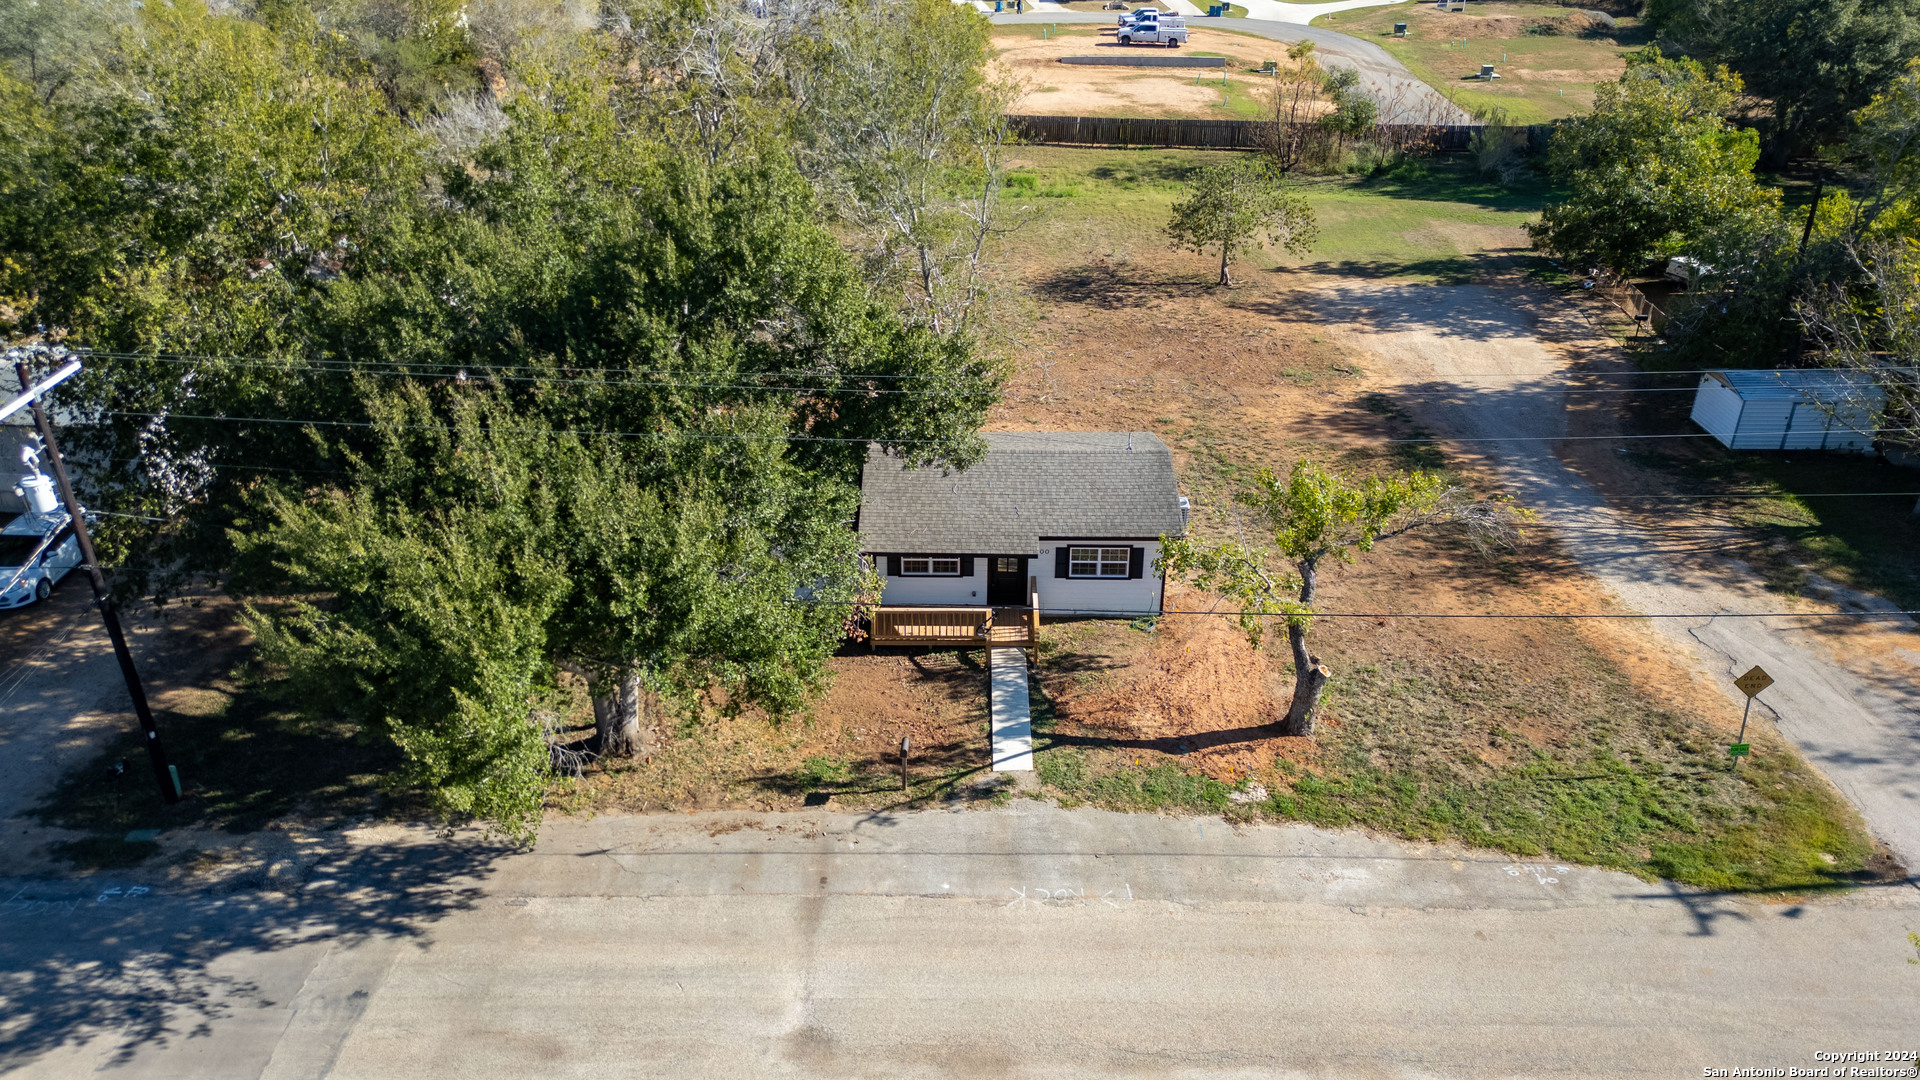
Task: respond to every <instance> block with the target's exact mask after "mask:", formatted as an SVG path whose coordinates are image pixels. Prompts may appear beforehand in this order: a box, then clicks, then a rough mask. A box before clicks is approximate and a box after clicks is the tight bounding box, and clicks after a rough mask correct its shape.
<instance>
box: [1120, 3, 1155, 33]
mask: <svg viewBox="0 0 1920 1080" xmlns="http://www.w3.org/2000/svg"><path fill="white" fill-rule="evenodd" d="M1149 16H1150V17H1153V18H1159V16H1160V9H1159V8H1150V7H1143V8H1134V9H1133V10H1132V11H1129V12H1127V13H1126V14H1124V15H1121V16H1120V26H1121V28H1122V29H1125V28H1126V27H1129V26H1132V25H1133V24H1134V23H1136V22H1138V21H1139V20H1140V19H1141V18H1143V17H1149Z"/></svg>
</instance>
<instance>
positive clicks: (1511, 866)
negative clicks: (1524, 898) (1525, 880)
mask: <svg viewBox="0 0 1920 1080" xmlns="http://www.w3.org/2000/svg"><path fill="white" fill-rule="evenodd" d="M1500 869H1502V870H1505V871H1506V872H1507V876H1508V877H1519V876H1521V875H1522V874H1526V875H1530V876H1531V877H1532V878H1533V880H1535V881H1537V882H1539V883H1540V884H1542V885H1558V884H1560V879H1561V878H1563V877H1566V876H1567V875H1568V874H1571V873H1573V868H1572V867H1571V866H1559V865H1555V866H1552V867H1549V866H1547V865H1546V864H1544V863H1508V864H1507V865H1505V866H1503V867H1501V868H1500Z"/></svg>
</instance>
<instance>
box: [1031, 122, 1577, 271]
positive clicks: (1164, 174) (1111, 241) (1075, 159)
mask: <svg viewBox="0 0 1920 1080" xmlns="http://www.w3.org/2000/svg"><path fill="white" fill-rule="evenodd" d="M1013 160H1014V162H1015V173H1016V175H1017V176H1025V177H1032V180H1031V181H1025V180H1022V181H1020V182H1019V183H1020V184H1021V185H1030V186H1031V189H1032V190H1034V191H1035V193H1036V195H1041V194H1046V193H1048V192H1051V193H1053V195H1054V196H1055V197H1049V198H1036V199H1035V200H1034V201H1033V202H1031V203H1021V202H1019V201H1018V200H1016V212H1021V213H1023V214H1024V216H1025V218H1026V221H1025V223H1024V224H1023V226H1022V227H1021V229H1020V230H1019V231H1018V232H1016V233H1015V234H1014V235H1013V237H1012V239H1011V245H1012V247H1013V248H1016V249H1018V250H1017V251H1013V252H1010V256H1011V257H1014V258H1022V257H1024V256H1022V255H1020V254H1019V251H1034V250H1038V249H1047V250H1051V251H1057V252H1058V251H1071V252H1077V253H1080V254H1081V255H1082V256H1084V255H1086V254H1102V255H1107V256H1110V257H1121V256H1124V257H1126V258H1140V259H1145V258H1148V257H1149V256H1150V254H1151V253H1153V252H1157V251H1163V250H1164V243H1163V241H1162V240H1161V237H1162V236H1163V235H1164V234H1163V233H1162V229H1163V228H1164V226H1165V225H1166V220H1167V215H1168V213H1169V211H1170V209H1171V207H1172V205H1173V203H1174V201H1175V200H1176V199H1177V198H1179V196H1180V193H1181V191H1182V190H1183V187H1184V182H1185V179H1186V177H1187V175H1188V174H1189V173H1190V172H1191V171H1192V170H1193V169H1195V168H1196V167H1199V166H1202V165H1206V164H1211V163H1216V162H1220V161H1225V160H1232V158H1231V157H1229V156H1228V155H1225V154H1223V153H1220V152H1217V151H1206V150H1098V149H1079V148H1072V147H1053V146H1027V147H1020V148H1018V149H1017V150H1016V151H1015V152H1014V156H1013ZM1300 184H1301V186H1302V188H1303V190H1304V191H1305V194H1306V196H1307V198H1308V200H1309V201H1310V202H1311V203H1312V204H1313V208H1314V212H1315V215H1316V217H1317V220H1318V223H1319V227H1320V236H1319V240H1318V242H1317V243H1316V244H1315V246H1314V250H1313V251H1312V252H1311V253H1310V254H1308V255H1305V256H1292V255H1288V254H1286V253H1284V252H1256V253H1254V254H1252V255H1250V256H1249V257H1248V258H1247V260H1246V267H1247V269H1249V270H1256V269H1257V270H1273V269H1276V268H1280V267H1308V268H1312V269H1315V270H1319V271H1325V272H1337V273H1352V274H1367V275H1393V276H1395V277H1403V278H1409V279H1412V280H1418V281H1426V282H1432V283H1458V282H1461V281H1464V280H1467V279H1468V278H1470V277H1471V276H1472V275H1473V274H1475V273H1476V272H1479V271H1480V270H1481V269H1482V268H1484V266H1485V265H1486V264H1487V263H1488V262H1489V259H1488V258H1487V256H1486V255H1485V252H1486V250H1487V248H1488V247H1489V239H1490V238H1492V237H1494V236H1496V235H1497V236H1499V237H1501V238H1502V239H1503V240H1504V241H1506V242H1519V234H1518V232H1517V229H1518V227H1519V226H1520V225H1522V224H1524V223H1526V222H1527V221H1528V220H1531V218H1532V217H1533V216H1534V215H1536V214H1537V213H1538V212H1539V209H1540V206H1541V204H1542V202H1543V201H1544V200H1545V199H1546V198H1547V197H1548V194H1549V192H1548V191H1547V190H1546V189H1545V188H1544V187H1539V186H1526V187H1519V188H1507V187H1502V186H1501V185H1499V184H1497V183H1493V182H1490V181H1487V180H1485V179H1483V178H1481V177H1479V176H1477V175H1475V174H1473V173H1471V172H1470V171H1469V170H1466V169H1464V168H1462V167H1457V166H1453V165H1449V164H1447V163H1444V162H1442V163H1424V162H1413V163H1408V164H1404V165H1401V166H1400V167H1398V168H1396V169H1392V170H1389V171H1386V172H1384V173H1382V174H1380V175H1368V176H1357V175H1350V174H1349V175H1340V176H1331V177H1312V176H1306V177H1301V178H1300ZM1023 189H1024V188H1023V187H1016V189H1015V190H1016V191H1019V190H1023Z"/></svg>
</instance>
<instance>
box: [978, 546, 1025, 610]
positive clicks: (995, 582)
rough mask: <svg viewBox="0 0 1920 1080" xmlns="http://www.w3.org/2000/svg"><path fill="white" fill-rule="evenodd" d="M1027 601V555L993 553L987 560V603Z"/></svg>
mask: <svg viewBox="0 0 1920 1080" xmlns="http://www.w3.org/2000/svg"><path fill="white" fill-rule="evenodd" d="M1026 602H1027V557H1026V556H1024V555H995V556H993V557H992V558H990V559H988V560H987V603H989V604H992V605H994V606H995V607H1006V606H1016V605H1020V604H1025V603H1026Z"/></svg>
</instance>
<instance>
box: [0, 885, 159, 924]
mask: <svg viewBox="0 0 1920 1080" xmlns="http://www.w3.org/2000/svg"><path fill="white" fill-rule="evenodd" d="M26 891H27V889H26V886H24V885H23V886H21V887H20V888H18V889H15V890H14V892H13V895H12V896H9V897H7V899H6V901H5V902H4V903H0V911H3V912H6V913H7V914H9V915H16V916H19V917H21V918H25V917H27V916H29V915H45V914H48V913H50V912H51V913H54V914H60V915H73V914H76V913H78V912H79V911H80V909H81V906H82V905H84V904H85V903H86V902H87V900H86V897H84V896H76V897H74V898H72V899H68V900H22V899H20V894H21V893H23V892H26ZM152 891H153V890H152V889H150V888H148V887H147V886H145V885H130V886H127V887H126V888H119V887H115V888H111V889H108V890H106V891H105V892H102V893H100V894H99V895H98V896H95V897H94V898H93V902H94V903H95V904H106V903H111V902H114V901H118V900H137V899H139V898H140V897H142V896H145V895H147V894H148V893H150V892H152Z"/></svg>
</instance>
